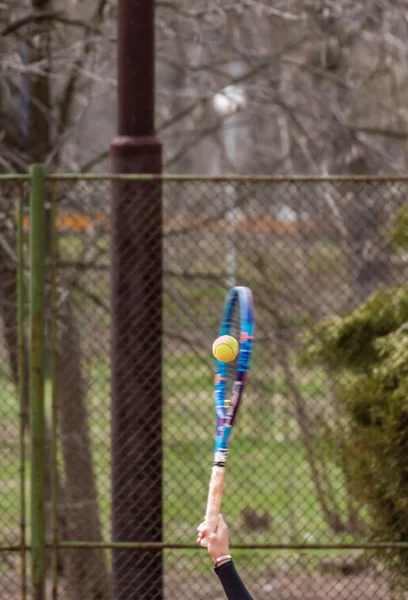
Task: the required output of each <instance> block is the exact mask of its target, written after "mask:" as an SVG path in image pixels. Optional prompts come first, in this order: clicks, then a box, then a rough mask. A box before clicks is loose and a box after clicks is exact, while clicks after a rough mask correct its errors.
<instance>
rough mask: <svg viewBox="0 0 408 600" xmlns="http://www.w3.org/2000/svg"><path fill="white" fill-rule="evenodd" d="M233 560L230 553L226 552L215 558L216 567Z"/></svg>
mask: <svg viewBox="0 0 408 600" xmlns="http://www.w3.org/2000/svg"><path fill="white" fill-rule="evenodd" d="M231 560H232V556H231V554H229V553H225V554H222V555H219V556H217V557H216V558H214V559H213V561H214V567H215V568H216V569H217V568H218V567H220V566H221V565H223V564H225V563H227V562H230V561H231Z"/></svg>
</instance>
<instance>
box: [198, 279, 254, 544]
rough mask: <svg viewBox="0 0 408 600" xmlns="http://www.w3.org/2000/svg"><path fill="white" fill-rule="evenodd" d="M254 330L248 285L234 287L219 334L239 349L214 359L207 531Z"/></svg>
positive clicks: (217, 503) (215, 510)
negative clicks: (229, 359) (228, 359)
mask: <svg viewBox="0 0 408 600" xmlns="http://www.w3.org/2000/svg"><path fill="white" fill-rule="evenodd" d="M254 330H255V322H254V307H253V298H252V292H251V290H250V289H249V288H247V287H233V288H232V289H231V291H230V292H229V294H228V296H227V299H226V302H225V307H224V314H223V317H222V321H221V327H220V336H221V335H231V336H232V337H234V338H235V339H236V340H237V341H238V343H239V351H238V356H237V358H236V359H235V360H234V361H233V362H230V363H225V362H221V361H219V360H217V361H216V368H215V377H214V402H215V414H216V432H215V449H214V466H213V468H212V472H211V479H210V487H209V492H208V500H207V510H206V515H205V528H206V531H207V533H208V534H212V533H214V532H215V530H216V527H217V521H218V515H219V513H220V509H221V502H222V493H223V488H224V476H225V465H226V462H227V454H228V446H229V442H230V437H231V432H232V427H233V425H234V423H235V420H236V418H237V414H238V409H239V406H240V404H241V400H242V395H243V392H244V388H245V384H246V380H247V374H248V370H249V366H250V362H251V354H252V345H253V340H254ZM201 545H202V546H207V545H208V540H207V538H205V537H204V538H203V539H202V540H201Z"/></svg>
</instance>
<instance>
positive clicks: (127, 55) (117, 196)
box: [111, 0, 163, 600]
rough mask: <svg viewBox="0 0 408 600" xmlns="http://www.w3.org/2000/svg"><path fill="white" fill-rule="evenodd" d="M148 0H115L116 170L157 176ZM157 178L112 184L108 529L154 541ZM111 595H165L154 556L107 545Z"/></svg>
mask: <svg viewBox="0 0 408 600" xmlns="http://www.w3.org/2000/svg"><path fill="white" fill-rule="evenodd" d="M154 84H155V42H154V0H118V96H117V100H118V115H117V121H118V136H117V137H116V138H115V139H114V140H113V141H112V144H111V160H112V169H113V172H114V173H161V171H162V149H161V144H160V142H159V141H158V139H157V138H156V136H155V125H154V108H155V102H154V99H155V85H154ZM161 335H162V200H161V184H160V182H158V181H151V182H115V183H114V184H113V201H112V364H111V367H112V535H113V540H114V541H115V542H119V541H125V542H127V541H145V542H148V541H161V540H162V385H161V367H162V365H161V362H162V353H161ZM112 579H113V581H112V584H113V598H114V600H141V599H142V598H151V599H152V600H153V598H154V599H155V600H161V598H162V597H163V576H162V554H161V552H157V551H156V552H153V551H132V550H122V549H114V550H113V556H112Z"/></svg>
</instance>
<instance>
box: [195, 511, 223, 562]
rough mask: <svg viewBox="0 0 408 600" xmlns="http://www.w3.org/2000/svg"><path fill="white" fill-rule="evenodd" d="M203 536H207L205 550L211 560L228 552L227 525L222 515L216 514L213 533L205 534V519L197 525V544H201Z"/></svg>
mask: <svg viewBox="0 0 408 600" xmlns="http://www.w3.org/2000/svg"><path fill="white" fill-rule="evenodd" d="M203 538H207V541H208V546H207V550H208V553H209V555H210V556H211V558H212V559H213V560H215V559H216V558H219V557H220V556H225V555H226V554H229V553H230V550H229V541H228V527H227V524H226V523H225V521H224V519H223V517H222V515H218V522H217V529H216V531H215V533H213V534H210V535H207V530H206V526H205V521H204V522H203V523H201V524H200V525H199V526H198V527H197V544H201V540H202V539H203ZM221 564H222V563H219V565H221Z"/></svg>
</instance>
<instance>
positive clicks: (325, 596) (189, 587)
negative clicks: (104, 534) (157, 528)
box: [0, 572, 408, 600]
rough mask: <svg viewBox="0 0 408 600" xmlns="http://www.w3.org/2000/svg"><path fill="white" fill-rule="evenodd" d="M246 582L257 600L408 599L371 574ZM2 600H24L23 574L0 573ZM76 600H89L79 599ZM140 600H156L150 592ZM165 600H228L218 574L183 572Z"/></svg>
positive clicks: (169, 583)
mask: <svg viewBox="0 0 408 600" xmlns="http://www.w3.org/2000/svg"><path fill="white" fill-rule="evenodd" d="M243 578H244V580H245V583H246V585H247V587H248V589H249V591H250V592H251V594H252V595H253V597H254V600H320V599H321V600H343V599H344V600H396V599H398V600H408V591H406V592H400V595H398V594H395V593H394V594H392V593H391V591H390V586H389V578H385V577H384V576H375V577H373V576H371V575H370V574H368V573H364V572H362V573H359V574H352V575H339V574H337V575H333V574H322V573H313V574H307V573H304V574H299V575H295V576H290V574H285V573H274V574H270V575H269V576H268V575H263V576H262V577H260V578H259V579H258V580H254V579H253V577H252V578H251V576H250V575H249V574H248V575H246V574H243ZM47 588H49V589H48V594H47V597H48V598H51V587H50V585H47ZM64 588H65V586H64V581H61V582H60V590H61V591H60V593H59V596H58V597H59V598H60V600H74V599H71V598H69V596H68V594H67V590H66V588H65V589H64ZM0 598H1V600H20V599H21V588H20V582H19V574H18V573H16V572H9V573H7V574H6V573H1V574H0ZM75 600H89V599H87V598H77V599H75ZM140 600H155V599H154V598H150V597H149V594H148V592H146V595H144V596H143V598H140ZM165 600H225V595H224V593H223V590H222V587H221V584H220V582H219V581H218V579H217V577H216V575H215V574H214V575H212V576H211V577H206V576H194V577H192V578H190V579H189V580H188V581H180V572H177V576H174V577H172V575H171V573H169V574H167V575H166V578H165Z"/></svg>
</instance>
